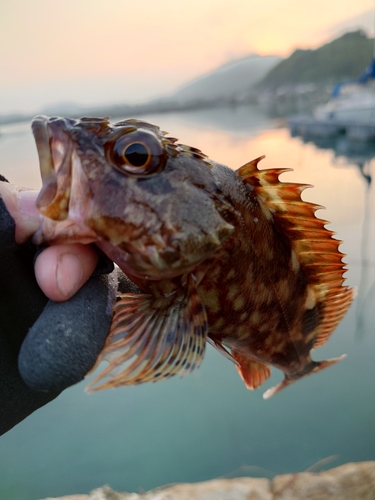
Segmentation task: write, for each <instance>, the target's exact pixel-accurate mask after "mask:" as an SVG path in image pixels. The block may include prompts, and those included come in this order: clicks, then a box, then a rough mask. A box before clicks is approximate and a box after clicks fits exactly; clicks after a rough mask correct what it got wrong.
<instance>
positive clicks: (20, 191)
mask: <svg viewBox="0 0 375 500" xmlns="http://www.w3.org/2000/svg"><path fill="white" fill-rule="evenodd" d="M38 194H39V192H38V191H34V190H30V189H27V188H24V187H19V186H15V185H14V184H10V183H8V182H0V197H1V198H2V199H3V201H4V203H5V206H6V207H7V209H8V212H9V213H10V215H11V216H12V218H13V220H14V222H15V223H16V232H15V240H16V243H19V244H21V243H24V242H25V241H26V240H27V239H29V238H30V236H31V235H32V234H34V233H35V231H36V230H37V229H38V225H39V213H38V211H37V209H36V206H35V202H36V199H37V197H38Z"/></svg>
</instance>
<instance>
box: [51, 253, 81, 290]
mask: <svg viewBox="0 0 375 500" xmlns="http://www.w3.org/2000/svg"><path fill="white" fill-rule="evenodd" d="M82 274H83V268H82V264H81V262H80V260H79V258H78V257H77V256H76V255H74V254H73V253H64V254H62V255H60V257H59V258H58V260H57V268H56V282H57V288H58V289H59V290H60V292H61V293H62V294H63V295H64V297H70V296H71V295H73V294H74V293H75V292H76V291H77V289H78V287H79V284H80V283H81V279H82Z"/></svg>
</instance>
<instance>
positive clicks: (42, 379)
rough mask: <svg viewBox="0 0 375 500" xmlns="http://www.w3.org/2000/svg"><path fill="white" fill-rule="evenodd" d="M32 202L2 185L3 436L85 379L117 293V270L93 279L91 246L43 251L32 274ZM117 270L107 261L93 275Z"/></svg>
mask: <svg viewBox="0 0 375 500" xmlns="http://www.w3.org/2000/svg"><path fill="white" fill-rule="evenodd" d="M35 197H36V194H35V193H33V192H31V191H27V190H25V189H22V188H18V187H15V186H12V185H9V184H8V183H5V182H0V198H1V199H0V415H1V418H0V434H1V433H3V432H6V431H7V430H9V429H10V428H11V427H13V426H14V425H16V424H17V423H18V422H19V421H21V420H22V419H24V418H25V417H26V416H27V415H29V414H30V413H32V412H33V411H34V410H36V409H37V408H39V407H40V406H42V405H44V404H46V403H47V402H49V401H51V400H52V399H54V398H55V397H56V396H57V395H58V394H59V393H60V392H61V391H62V390H63V389H65V388H66V387H69V386H70V385H72V384H74V383H77V382H79V381H80V380H82V379H83V378H84V376H85V375H86V374H87V372H88V371H89V370H90V369H91V368H92V366H93V365H94V363H95V361H96V358H97V356H98V354H99V352H100V351H101V349H102V347H103V345H104V341H105V338H106V336H107V334H108V332H109V327H110V323H111V308H112V304H113V302H114V300H115V296H116V292H117V284H118V276H117V274H116V273H117V272H116V271H113V272H112V273H111V274H109V275H107V276H105V275H94V276H91V274H92V271H93V270H94V269H95V267H96V266H97V262H98V254H97V252H96V250H94V249H93V248H92V247H91V246H88V245H78V244H75V245H56V246H53V247H49V248H47V249H45V250H43V251H42V252H41V253H40V254H38V255H37V257H36V260H35V275H34V258H35V255H36V254H37V248H36V247H35V246H34V245H33V244H32V243H30V241H29V237H30V236H31V235H32V234H33V233H34V232H35V231H36V229H37V227H38V214H37V212H36V210H35V208H34V207H35ZM112 270H113V267H109V268H108V261H105V260H104V265H102V266H101V268H99V269H98V267H96V271H97V272H96V274H98V272H99V274H100V273H103V272H104V273H105V272H107V273H108V272H111V271H112ZM94 274H95V273H94ZM35 276H36V277H35ZM90 276H91V277H90ZM122 281H124V280H123V278H122ZM126 286H127V285H126V283H125V289H126ZM129 287H130V288H131V287H132V285H131V284H129ZM123 291H124V288H123ZM43 292H44V293H43ZM48 298H51V299H53V300H48ZM67 299H69V300H67ZM39 391H43V392H39Z"/></svg>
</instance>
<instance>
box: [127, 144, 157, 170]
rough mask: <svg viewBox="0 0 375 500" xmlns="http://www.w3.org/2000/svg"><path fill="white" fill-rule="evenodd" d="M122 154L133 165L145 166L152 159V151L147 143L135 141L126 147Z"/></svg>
mask: <svg viewBox="0 0 375 500" xmlns="http://www.w3.org/2000/svg"><path fill="white" fill-rule="evenodd" d="M122 156H123V158H124V160H125V161H126V162H127V163H128V164H129V165H131V166H133V167H141V168H145V166H146V165H147V163H148V162H149V161H150V158H151V153H150V150H149V149H148V148H147V146H146V145H145V144H142V143H141V142H133V144H129V146H126V148H125V149H124V151H123V153H122Z"/></svg>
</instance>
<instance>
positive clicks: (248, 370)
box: [232, 350, 271, 390]
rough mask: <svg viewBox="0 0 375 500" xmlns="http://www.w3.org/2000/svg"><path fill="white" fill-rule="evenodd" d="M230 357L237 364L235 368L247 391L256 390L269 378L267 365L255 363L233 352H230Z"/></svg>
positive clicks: (269, 370) (269, 372)
mask: <svg viewBox="0 0 375 500" xmlns="http://www.w3.org/2000/svg"><path fill="white" fill-rule="evenodd" d="M232 356H233V358H234V359H235V360H236V361H237V363H238V364H237V365H236V368H237V370H238V373H239V374H240V377H241V378H242V380H243V381H244V383H245V385H246V387H247V388H248V389H251V390H254V389H257V388H258V387H260V386H261V385H262V384H263V382H265V381H266V380H267V379H268V378H269V377H270V375H271V369H270V367H269V366H268V365H267V364H265V363H261V362H260V361H255V360H253V359H251V358H249V357H248V356H246V355H244V354H242V353H240V352H238V351H235V350H234V351H232Z"/></svg>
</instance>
